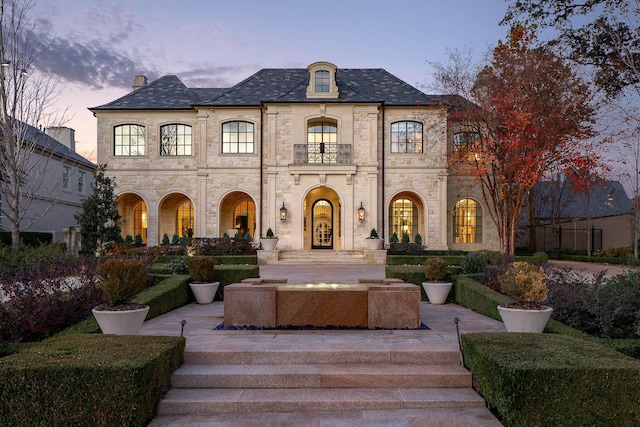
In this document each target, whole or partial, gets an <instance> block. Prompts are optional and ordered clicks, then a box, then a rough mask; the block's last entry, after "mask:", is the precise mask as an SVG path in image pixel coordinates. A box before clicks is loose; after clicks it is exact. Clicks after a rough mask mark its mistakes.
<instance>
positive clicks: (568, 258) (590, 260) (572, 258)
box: [560, 254, 640, 265]
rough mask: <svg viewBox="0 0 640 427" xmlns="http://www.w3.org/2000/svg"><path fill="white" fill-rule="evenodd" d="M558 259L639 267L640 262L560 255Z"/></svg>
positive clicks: (631, 259) (630, 259)
mask: <svg viewBox="0 0 640 427" xmlns="http://www.w3.org/2000/svg"><path fill="white" fill-rule="evenodd" d="M560 259H563V260H567V261H580V262H597V263H603V264H622V265H640V262H639V261H638V260H635V259H633V258H613V257H594V256H586V255H565V254H560Z"/></svg>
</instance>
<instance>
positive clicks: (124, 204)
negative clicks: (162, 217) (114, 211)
mask: <svg viewBox="0 0 640 427" xmlns="http://www.w3.org/2000/svg"><path fill="white" fill-rule="evenodd" d="M118 210H119V212H120V217H121V220H120V229H121V233H122V237H127V236H131V237H132V238H135V237H136V236H140V237H141V238H142V242H143V243H145V244H146V243H147V230H148V226H149V211H148V209H147V203H146V202H145V201H144V199H143V198H142V197H140V196H139V195H137V194H134V193H125V194H121V195H120V196H118Z"/></svg>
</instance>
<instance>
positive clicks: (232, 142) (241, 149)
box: [222, 121, 254, 154]
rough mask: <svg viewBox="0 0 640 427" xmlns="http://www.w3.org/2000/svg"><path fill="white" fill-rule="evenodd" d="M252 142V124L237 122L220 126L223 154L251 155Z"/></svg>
mask: <svg viewBox="0 0 640 427" xmlns="http://www.w3.org/2000/svg"><path fill="white" fill-rule="evenodd" d="M253 142H254V138H253V123H249V122H240V121H237V122H227V123H224V124H223V125H222V152H223V153H233V154H251V153H253Z"/></svg>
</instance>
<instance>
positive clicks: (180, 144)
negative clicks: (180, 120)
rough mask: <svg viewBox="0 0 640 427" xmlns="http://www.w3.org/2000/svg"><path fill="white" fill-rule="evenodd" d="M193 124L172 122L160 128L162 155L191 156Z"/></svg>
mask: <svg viewBox="0 0 640 427" xmlns="http://www.w3.org/2000/svg"><path fill="white" fill-rule="evenodd" d="M191 147H192V145H191V126H187V125H180V124H171V125H164V126H162V127H161V128H160V155H161V156H190V155H191V154H192V149H191Z"/></svg>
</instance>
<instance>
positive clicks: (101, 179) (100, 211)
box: [75, 165, 122, 255]
mask: <svg viewBox="0 0 640 427" xmlns="http://www.w3.org/2000/svg"><path fill="white" fill-rule="evenodd" d="M105 168H106V166H105V165H98V168H97V170H96V178H95V180H94V182H93V183H92V184H91V188H92V189H93V193H92V194H91V196H89V197H87V198H86V199H84V201H83V202H82V212H80V213H78V214H76V215H75V218H76V221H78V224H79V225H80V227H82V231H81V234H82V252H83V253H85V254H92V255H93V254H95V255H102V254H103V253H104V251H105V250H107V249H109V248H110V247H111V245H112V244H113V243H115V242H117V241H118V240H120V239H121V238H122V237H121V235H120V232H121V231H120V213H119V212H118V200H117V198H116V196H115V188H116V182H115V181H114V180H113V179H111V178H109V177H107V176H105V174H104V171H105Z"/></svg>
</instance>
